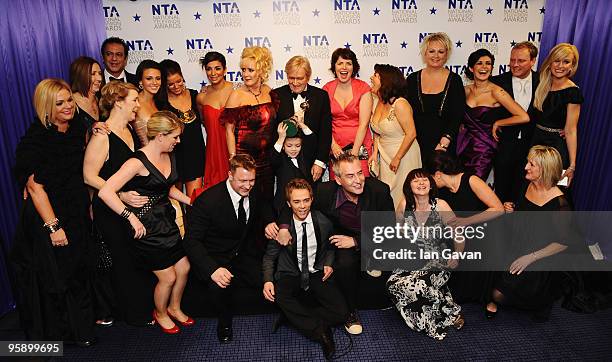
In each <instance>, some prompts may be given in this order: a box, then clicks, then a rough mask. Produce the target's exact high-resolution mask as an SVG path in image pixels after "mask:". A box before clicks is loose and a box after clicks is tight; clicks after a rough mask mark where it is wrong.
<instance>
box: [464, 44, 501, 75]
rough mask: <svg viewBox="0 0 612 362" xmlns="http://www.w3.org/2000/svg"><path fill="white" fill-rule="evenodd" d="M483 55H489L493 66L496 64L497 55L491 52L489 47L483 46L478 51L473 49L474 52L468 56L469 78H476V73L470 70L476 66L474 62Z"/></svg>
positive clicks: (466, 73)
mask: <svg viewBox="0 0 612 362" xmlns="http://www.w3.org/2000/svg"><path fill="white" fill-rule="evenodd" d="M481 57H489V58H491V67H493V66H494V65H495V56H494V55H493V54H491V52H490V51H488V50H487V49H484V48H481V49H478V50H476V51H473V52H472V54H470V56H469V57H468V63H467V68H465V76H466V77H467V79H469V80H474V73H473V72H472V71H471V70H470V68H474V64H476V62H477V61H478V59H480V58H481Z"/></svg>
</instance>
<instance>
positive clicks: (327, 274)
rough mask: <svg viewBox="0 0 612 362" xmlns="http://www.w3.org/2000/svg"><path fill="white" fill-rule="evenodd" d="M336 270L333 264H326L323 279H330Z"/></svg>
mask: <svg viewBox="0 0 612 362" xmlns="http://www.w3.org/2000/svg"><path fill="white" fill-rule="evenodd" d="M333 272H334V268H332V267H331V266H327V265H326V266H324V267H323V279H322V280H323V281H326V280H327V279H329V277H331V275H332V273H333Z"/></svg>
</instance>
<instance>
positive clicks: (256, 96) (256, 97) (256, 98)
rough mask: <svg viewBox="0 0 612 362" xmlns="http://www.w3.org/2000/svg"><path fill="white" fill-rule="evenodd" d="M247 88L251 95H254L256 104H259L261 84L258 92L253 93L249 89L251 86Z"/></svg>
mask: <svg viewBox="0 0 612 362" xmlns="http://www.w3.org/2000/svg"><path fill="white" fill-rule="evenodd" d="M247 90H248V91H249V93H251V94H252V95H253V97H255V100H256V101H257V104H259V98H258V97H259V96H260V95H261V85H260V86H259V93H258V94H255V92H253V91H252V90H251V88H249V87H247Z"/></svg>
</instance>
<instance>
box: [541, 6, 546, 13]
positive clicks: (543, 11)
mask: <svg viewBox="0 0 612 362" xmlns="http://www.w3.org/2000/svg"><path fill="white" fill-rule="evenodd" d="M545 13H546V9H544V7H543V6H542V7H541V8H540V14H545Z"/></svg>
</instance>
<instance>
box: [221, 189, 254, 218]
mask: <svg viewBox="0 0 612 362" xmlns="http://www.w3.org/2000/svg"><path fill="white" fill-rule="evenodd" d="M225 185H226V186H227V191H228V192H229V195H230V199H232V205H233V206H234V212H235V213H236V218H238V208H239V207H240V199H242V196H241V195H240V194H239V193H237V192H236V191H234V189H233V188H232V185H230V182H229V179H227V181H225ZM242 207H244V211H245V212H246V218H247V222H248V221H249V197H248V196H247V197H245V198H244V201H243V202H242Z"/></svg>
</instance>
